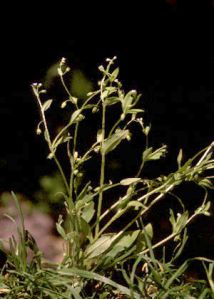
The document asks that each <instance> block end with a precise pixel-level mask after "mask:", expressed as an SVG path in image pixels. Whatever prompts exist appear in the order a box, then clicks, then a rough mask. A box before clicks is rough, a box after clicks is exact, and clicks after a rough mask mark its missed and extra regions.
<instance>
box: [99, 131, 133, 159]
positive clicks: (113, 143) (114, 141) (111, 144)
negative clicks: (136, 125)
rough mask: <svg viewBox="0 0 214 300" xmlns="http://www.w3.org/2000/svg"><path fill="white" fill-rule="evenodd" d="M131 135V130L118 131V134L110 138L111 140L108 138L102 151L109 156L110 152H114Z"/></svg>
mask: <svg viewBox="0 0 214 300" xmlns="http://www.w3.org/2000/svg"><path fill="white" fill-rule="evenodd" d="M128 135H129V130H121V129H117V130H116V132H115V133H114V134H113V135H112V136H110V137H109V138H107V139H106V140H105V141H104V143H103V147H102V149H101V150H102V151H103V152H104V153H105V154H107V153H109V152H110V151H112V150H114V149H115V148H116V147H117V146H118V145H119V144H120V142H121V141H122V140H124V139H125V138H127V137H128Z"/></svg>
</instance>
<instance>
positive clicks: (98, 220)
mask: <svg viewBox="0 0 214 300" xmlns="http://www.w3.org/2000/svg"><path fill="white" fill-rule="evenodd" d="M105 119H106V106H105V103H104V101H103V103H102V140H101V168H100V190H99V198H98V207H97V225H96V228H95V237H96V236H97V235H98V234H99V225H100V216H101V211H102V202H103V187H104V180H105V152H104V151H103V146H104V140H105V121H106V120H105Z"/></svg>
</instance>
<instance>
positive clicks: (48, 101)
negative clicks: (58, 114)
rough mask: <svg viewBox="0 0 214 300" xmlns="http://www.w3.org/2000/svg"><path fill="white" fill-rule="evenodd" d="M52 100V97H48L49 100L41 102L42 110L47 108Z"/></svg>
mask: <svg viewBox="0 0 214 300" xmlns="http://www.w3.org/2000/svg"><path fill="white" fill-rule="evenodd" d="M52 102H53V100H52V99H49V100H47V101H45V102H44V103H43V105H42V110H43V111H46V110H48V108H49V107H50V106H51V103H52Z"/></svg>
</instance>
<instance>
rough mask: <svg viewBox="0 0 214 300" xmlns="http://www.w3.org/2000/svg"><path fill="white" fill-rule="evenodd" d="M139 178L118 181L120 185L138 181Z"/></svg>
mask: <svg viewBox="0 0 214 300" xmlns="http://www.w3.org/2000/svg"><path fill="white" fill-rule="evenodd" d="M140 180H141V178H126V179H123V180H121V181H120V184H121V185H130V184H133V183H136V182H139V181H140Z"/></svg>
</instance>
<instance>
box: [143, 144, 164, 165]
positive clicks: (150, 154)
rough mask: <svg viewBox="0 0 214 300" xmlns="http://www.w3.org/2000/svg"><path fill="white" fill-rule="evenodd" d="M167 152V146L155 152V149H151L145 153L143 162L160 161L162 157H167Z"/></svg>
mask: <svg viewBox="0 0 214 300" xmlns="http://www.w3.org/2000/svg"><path fill="white" fill-rule="evenodd" d="M166 152H167V150H166V145H163V146H162V147H160V148H158V149H157V150H155V151H153V147H150V148H147V149H146V150H145V151H144V152H143V155H142V158H143V161H149V160H158V159H160V158H161V157H163V156H165V154H166Z"/></svg>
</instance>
